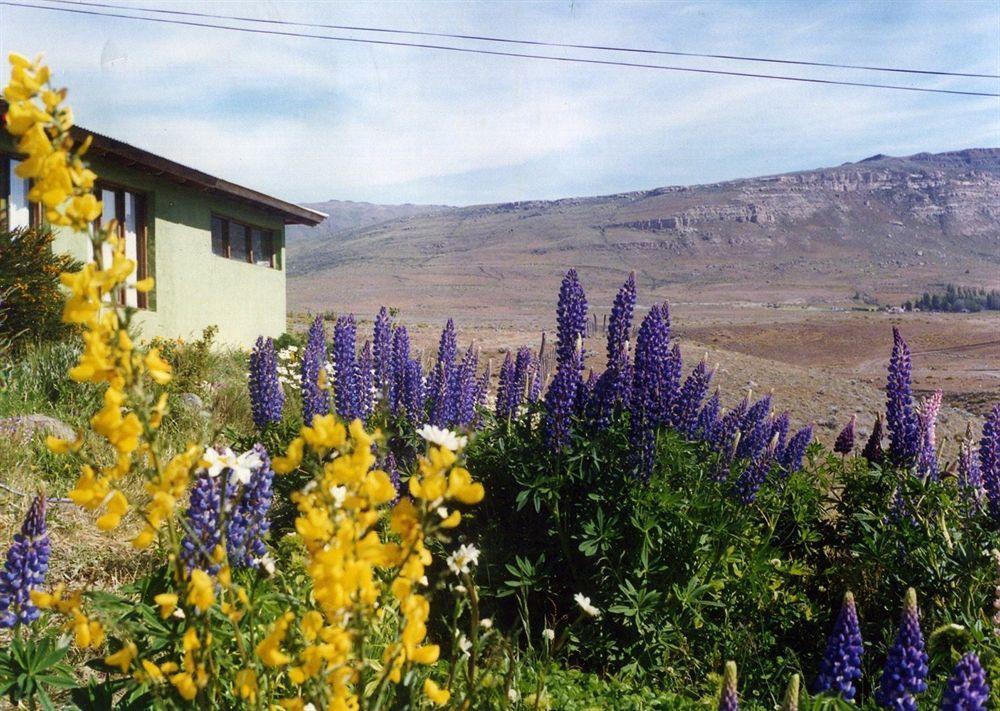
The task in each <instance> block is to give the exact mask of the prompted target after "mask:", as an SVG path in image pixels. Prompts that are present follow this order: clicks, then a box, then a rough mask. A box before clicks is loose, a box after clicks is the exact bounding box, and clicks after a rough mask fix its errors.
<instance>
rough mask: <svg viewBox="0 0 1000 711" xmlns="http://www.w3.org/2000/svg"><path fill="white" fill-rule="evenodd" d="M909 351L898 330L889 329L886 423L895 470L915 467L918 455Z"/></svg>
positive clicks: (918, 435)
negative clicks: (890, 352)
mask: <svg viewBox="0 0 1000 711" xmlns="http://www.w3.org/2000/svg"><path fill="white" fill-rule="evenodd" d="M912 367H913V366H912V364H911V361H910V347H909V346H908V345H907V343H906V341H904V340H903V336H902V335H901V334H900V332H899V329H898V328H896V327H895V326H893V328H892V355H891V357H890V359H889V377H888V380H887V382H886V388H885V393H886V406H885V421H886V426H887V428H888V430H889V459H890V460H891V461H892V462H893V463H894V464H896V465H897V466H903V467H909V466H912V465H913V464H915V463H916V460H917V455H918V454H919V452H920V423H919V422H918V420H917V413H916V411H915V409H914V407H913V386H912V385H911V382H910V381H911V378H912Z"/></svg>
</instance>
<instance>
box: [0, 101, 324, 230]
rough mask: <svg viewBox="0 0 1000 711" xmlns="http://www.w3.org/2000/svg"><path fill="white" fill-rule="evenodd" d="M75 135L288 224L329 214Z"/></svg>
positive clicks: (108, 153)
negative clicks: (272, 215)
mask: <svg viewBox="0 0 1000 711" xmlns="http://www.w3.org/2000/svg"><path fill="white" fill-rule="evenodd" d="M6 110H7V104H6V102H4V101H2V100H0V112H3V113H6ZM72 135H73V138H74V139H75V140H77V141H82V140H84V138H86V137H87V136H92V137H93V138H92V141H93V142H92V143H91V148H90V153H92V154H93V155H96V156H99V157H102V158H109V159H112V160H115V161H118V162H120V163H122V164H123V165H125V166H126V167H129V168H135V169H139V170H143V171H145V172H148V173H150V174H152V175H158V176H163V177H165V178H168V179H170V180H172V181H174V182H176V183H179V184H181V185H187V186H191V187H194V188H196V189H199V190H204V191H206V192H209V193H213V194H217V195H220V196H223V197H227V198H230V199H235V200H238V201H240V202H245V203H249V204H251V205H253V206H255V207H257V208H260V209H263V210H266V211H268V212H272V213H275V214H278V215H280V216H281V218H282V219H283V220H284V222H285V224H286V225H318V224H319V223H320V222H322V221H323V220H324V219H325V218H326V215H325V214H323V213H322V212H318V211H316V210H310V209H309V208H307V207H302V206H301V205H296V204H295V203H291V202H286V201H285V200H280V199H278V198H276V197H272V196H271V195H267V194H265V193H262V192H259V191H257V190H254V189H252V188H247V187H244V186H242V185H237V184H236V183H231V182H229V181H228V180H223V179H222V178H217V177H216V176H214V175H209V174H208V173H204V172H202V171H200V170H196V169H195V168H191V167H189V166H186V165H183V164H181V163H178V162H176V161H173V160H170V159H169V158H164V157H163V156H159V155H156V154H155V153H151V152H149V151H147V150H144V149H142V148H138V147H136V146H133V145H130V144H128V143H125V142H124V141H119V140H118V139H116V138H111V137H110V136H105V135H103V134H100V133H97V132H95V131H90V130H87V129H85V128H83V127H81V126H74V127H73V129H72Z"/></svg>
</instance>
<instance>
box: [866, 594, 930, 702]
mask: <svg viewBox="0 0 1000 711" xmlns="http://www.w3.org/2000/svg"><path fill="white" fill-rule="evenodd" d="M925 691H927V652H926V651H924V635H923V633H922V632H921V631H920V610H919V609H918V608H917V593H916V591H915V590H914V589H913V588H910V589H909V590H907V591H906V600H905V602H904V604H903V614H902V616H901V617H900V620H899V631H898V632H897V633H896V641H895V642H893V644H892V646H891V647H890V648H889V654H888V656H887V658H886V660H885V668H884V669H883V670H882V678H881V680H880V681H879V686H878V690H877V691H876V692H875V700H876V701H877V702H878V704H879V706H881V707H882V708H886V709H894V710H898V711H917V701H916V698H915V696H916V695H917V694H922V693H923V692H925Z"/></svg>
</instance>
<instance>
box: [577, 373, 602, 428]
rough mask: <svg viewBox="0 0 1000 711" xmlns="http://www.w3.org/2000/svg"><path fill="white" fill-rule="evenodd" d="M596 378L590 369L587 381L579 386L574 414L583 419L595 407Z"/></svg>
mask: <svg viewBox="0 0 1000 711" xmlns="http://www.w3.org/2000/svg"><path fill="white" fill-rule="evenodd" d="M598 380H599V378H598V376H597V374H596V373H595V372H594V370H593V368H591V370H590V373H589V374H588V375H587V379H586V380H585V381H583V383H582V384H581V385H580V393H579V395H577V398H576V414H577V415H579V416H580V417H583V416H584V415H586V414H587V412H589V411H590V410H592V409H594V408H596V406H597V383H598Z"/></svg>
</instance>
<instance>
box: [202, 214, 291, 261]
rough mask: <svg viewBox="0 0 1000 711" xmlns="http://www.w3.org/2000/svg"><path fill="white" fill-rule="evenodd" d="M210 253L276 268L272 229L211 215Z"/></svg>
mask: <svg viewBox="0 0 1000 711" xmlns="http://www.w3.org/2000/svg"><path fill="white" fill-rule="evenodd" d="M212 254H214V255H216V256H218V257H226V258H227V259H235V260H237V261H239V262H249V263H251V264H255V265H257V266H260V267H271V268H272V269H277V268H278V263H277V260H276V259H275V238H274V232H273V231H272V230H265V229H261V228H260V227H252V226H250V225H247V224H244V223H242V222H238V221H236V220H230V219H228V218H226V217H219V216H217V215H213V216H212Z"/></svg>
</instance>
